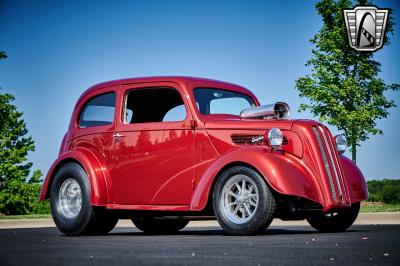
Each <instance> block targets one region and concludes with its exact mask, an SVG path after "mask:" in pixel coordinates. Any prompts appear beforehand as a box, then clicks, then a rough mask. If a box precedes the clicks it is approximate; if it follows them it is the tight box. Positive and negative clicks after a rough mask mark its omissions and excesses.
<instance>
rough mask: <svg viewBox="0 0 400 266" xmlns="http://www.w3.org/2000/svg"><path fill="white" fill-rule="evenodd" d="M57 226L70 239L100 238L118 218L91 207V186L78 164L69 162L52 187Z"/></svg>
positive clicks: (99, 208) (51, 199) (111, 227)
mask: <svg viewBox="0 0 400 266" xmlns="http://www.w3.org/2000/svg"><path fill="white" fill-rule="evenodd" d="M50 206H51V211H52V216H53V220H54V223H55V224H56V226H57V228H58V229H59V230H60V231H61V232H62V233H64V234H65V235H67V236H77V235H83V234H91V235H99V234H106V233H108V232H109V231H111V230H112V229H113V228H114V226H115V225H116V223H117V222H118V217H116V216H114V215H113V214H112V213H110V212H108V211H106V210H105V209H104V208H101V207H94V206H92V205H91V204H90V184H89V179H88V176H87V174H86V172H85V170H84V169H83V168H82V167H81V166H80V165H79V164H77V163H72V162H71V163H66V164H64V165H63V166H61V168H60V169H59V170H58V171H57V173H56V175H55V176H54V179H53V182H52V184H51V187H50Z"/></svg>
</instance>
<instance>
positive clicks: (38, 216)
mask: <svg viewBox="0 0 400 266" xmlns="http://www.w3.org/2000/svg"><path fill="white" fill-rule="evenodd" d="M43 218H51V214H25V215H0V220H5V219H43Z"/></svg>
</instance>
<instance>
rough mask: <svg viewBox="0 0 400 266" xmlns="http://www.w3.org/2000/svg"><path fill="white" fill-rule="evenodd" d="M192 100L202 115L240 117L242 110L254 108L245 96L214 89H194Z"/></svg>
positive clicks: (253, 104) (252, 102)
mask: <svg viewBox="0 0 400 266" xmlns="http://www.w3.org/2000/svg"><path fill="white" fill-rule="evenodd" d="M194 98H195V100H196V104H197V108H199V110H200V113H201V114H202V115H210V114H231V115H240V112H241V111H242V110H243V109H246V108H250V107H254V106H256V105H255V103H254V101H253V100H252V99H251V97H249V96H247V95H245V94H242V93H238V92H233V91H227V90H221V89H214V88H195V89H194Z"/></svg>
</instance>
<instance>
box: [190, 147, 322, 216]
mask: <svg viewBox="0 0 400 266" xmlns="http://www.w3.org/2000/svg"><path fill="white" fill-rule="evenodd" d="M236 165H243V166H246V167H249V168H251V169H253V170H254V171H256V172H257V173H258V174H260V176H262V177H263V179H264V180H265V182H266V184H267V185H268V187H269V188H270V189H271V192H273V193H280V194H285V195H291V196H300V197H304V198H307V199H310V200H312V201H316V202H320V200H319V198H320V196H319V195H318V193H317V191H318V190H317V187H316V186H315V184H314V183H313V181H312V180H313V178H312V177H311V176H310V175H311V173H309V172H308V171H307V170H306V169H304V168H302V167H301V164H300V162H297V161H296V159H295V158H294V156H290V157H288V156H285V155H283V154H275V153H272V152H270V151H269V150H268V149H266V148H262V147H243V148H239V149H236V150H234V151H232V152H229V153H227V154H225V155H223V156H222V157H220V158H219V159H217V160H216V161H215V162H214V163H213V164H212V165H211V166H210V167H209V168H208V169H207V170H206V171H205V173H204V174H203V175H202V176H201V178H200V180H199V182H198V185H197V186H196V188H195V191H194V193H193V197H192V201H191V205H190V209H191V210H193V211H201V210H203V209H204V208H205V207H206V206H209V205H208V204H209V203H210V200H211V199H212V191H213V189H214V186H215V182H216V180H217V178H218V176H220V175H221V174H222V173H223V171H225V170H226V169H228V168H229V167H233V166H236ZM288 173H289V175H288Z"/></svg>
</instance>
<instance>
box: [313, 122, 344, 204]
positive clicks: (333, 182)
mask: <svg viewBox="0 0 400 266" xmlns="http://www.w3.org/2000/svg"><path fill="white" fill-rule="evenodd" d="M312 130H313V132H314V135H315V137H316V139H317V142H318V146H319V149H320V151H321V157H322V161H323V163H324V168H325V171H326V174H327V176H328V179H329V186H330V189H331V192H332V198H333V200H335V201H336V202H339V201H340V202H342V203H344V204H348V203H349V196H348V192H347V187H346V183H345V181H344V174H343V171H342V168H341V164H340V158H339V154H338V153H337V152H336V144H335V143H334V141H333V139H332V136H331V134H330V133H329V131H328V129H327V128H325V127H324V126H312Z"/></svg>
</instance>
